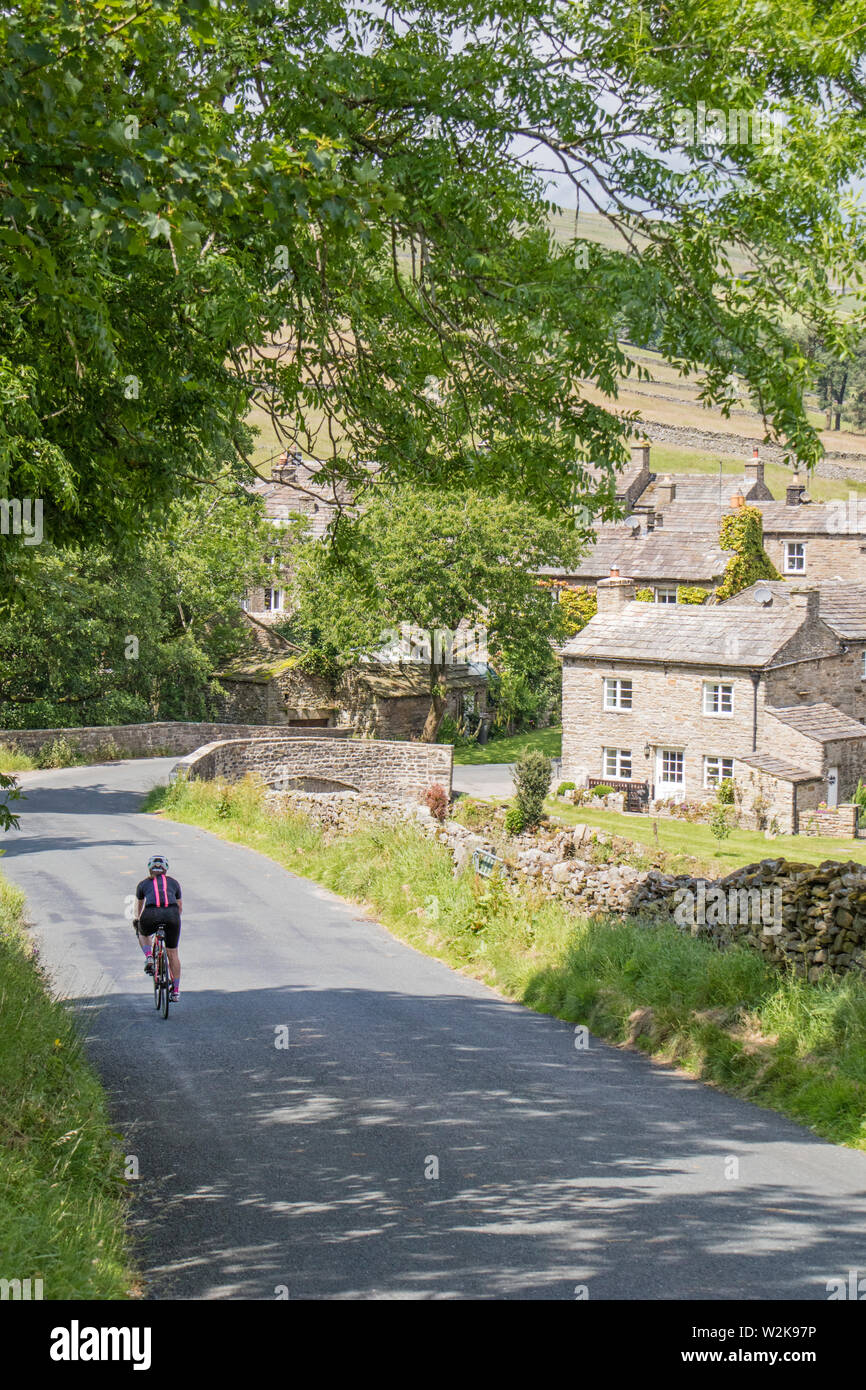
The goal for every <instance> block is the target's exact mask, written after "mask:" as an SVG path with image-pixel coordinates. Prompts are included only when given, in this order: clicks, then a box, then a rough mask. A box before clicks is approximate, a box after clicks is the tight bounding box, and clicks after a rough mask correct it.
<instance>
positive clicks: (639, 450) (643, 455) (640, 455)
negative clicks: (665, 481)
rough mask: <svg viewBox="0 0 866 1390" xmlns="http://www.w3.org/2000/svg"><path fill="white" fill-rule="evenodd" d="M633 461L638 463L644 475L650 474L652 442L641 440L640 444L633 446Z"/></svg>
mask: <svg viewBox="0 0 866 1390" xmlns="http://www.w3.org/2000/svg"><path fill="white" fill-rule="evenodd" d="M631 461H632V463H636V464H637V465H638V467H639V468H640V471H641V472H642V473H648V472H649V466H650V442H649V440H648V439H641V440H640V441H639V443H637V444H632V446H631Z"/></svg>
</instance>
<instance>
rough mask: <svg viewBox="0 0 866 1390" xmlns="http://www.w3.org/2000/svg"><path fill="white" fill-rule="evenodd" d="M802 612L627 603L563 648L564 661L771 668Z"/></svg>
mask: <svg viewBox="0 0 866 1390" xmlns="http://www.w3.org/2000/svg"><path fill="white" fill-rule="evenodd" d="M804 617H805V614H804V613H803V610H802V609H793V608H789V609H779V610H777V611H776V612H772V611H771V612H768V611H767V610H766V609H763V608H757V607H755V608H754V609H749V608H735V607H733V606H728V605H727V604H714V605H712V606H710V607H704V606H703V605H700V606H699V605H694V606H692V605H689V604H673V603H672V604H663V603H626V604H624V605H623V606H622V608H620V609H619V611H616V612H613V613H597V614H596V616H595V617H594V618H592V619H591V621H590V622H588V623H587V625H586V627H585V628H583V630H582V631H581V632H579V633H578V634H577V636H576V637H572V638H571V639H570V640H569V641H568V642H566V643H565V645H564V646H563V647H562V648H561V652H562V655H563V657H566V658H567V657H595V658H599V659H603V658H608V659H610V660H615V661H646V662H654V663H670V664H672V665H677V666H719V667H733V668H736V669H742V668H747V669H748V668H749V667H762V666H769V665H770V664H771V662H772V660H773V657H774V656H775V654H776V652H778V651H779V649H780V648H781V647H783V646H784V645H785V643H786V642H788V641H789V640H790V639H791V638H792V637H793V636H794V634H795V632H797V631H799V629H800V627H802V624H803V620H804Z"/></svg>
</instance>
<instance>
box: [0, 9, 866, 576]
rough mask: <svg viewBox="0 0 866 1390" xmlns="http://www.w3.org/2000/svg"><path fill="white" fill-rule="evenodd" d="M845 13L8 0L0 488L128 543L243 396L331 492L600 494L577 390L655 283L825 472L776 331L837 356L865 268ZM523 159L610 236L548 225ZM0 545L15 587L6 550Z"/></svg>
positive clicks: (718, 394) (718, 361)
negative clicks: (598, 216) (730, 128)
mask: <svg viewBox="0 0 866 1390" xmlns="http://www.w3.org/2000/svg"><path fill="white" fill-rule="evenodd" d="M859 6H860V0H848V2H847V3H832V4H828V5H820V6H817V5H814V4H813V3H809V0H774V4H773V5H772V6H767V5H766V4H765V3H762V0H744V3H743V4H740V5H738V6H736V7H731V6H730V5H729V4H728V3H727V0H725V3H722V0H700V2H699V3H698V0H667V2H666V3H661V2H659V3H636V4H633V5H632V6H631V7H623V6H622V5H620V4H618V3H617V4H614V3H613V0H600V3H593V4H592V5H588V4H573V3H571V2H570V0H569V3H558V2H557V0H554V3H553V4H551V3H550V2H549V0H545V3H541V0H521V3H516V0H498V3H490V2H489V0H477V2H473V0H468V3H466V2H465V0H461V4H460V5H454V4H451V3H449V0H444V2H442V3H435V4H425V3H421V4H416V5H413V7H412V9H411V10H406V11H402V10H400V9H393V8H390V9H388V10H386V11H382V10H380V9H379V8H378V7H377V8H376V9H375V11H373V10H368V9H366V8H365V7H364V6H362V5H355V4H351V3H339V2H338V0H330V3H328V0H325V3H317V4H316V5H310V4H308V3H305V0H285V2H284V3H272V2H270V0H246V3H244V0H237V2H236V3H232V4H227V5H212V4H210V3H208V0H188V2H187V3H181V0H141V3H139V0H91V2H90V3H88V4H87V5H83V6H82V5H79V4H73V3H67V2H65V0H22V3H20V4H19V5H18V6H16V7H15V8H14V9H9V8H7V9H5V10H4V12H3V15H2V20H0V405H2V411H0V495H2V496H6V497H10V498H26V497H41V498H42V499H43V501H44V508H45V516H44V526H45V531H46V534H47V536H48V537H49V539H50V540H51V541H53V542H54V543H56V544H65V543H69V542H73V543H75V542H78V541H85V540H92V539H93V538H94V537H98V538H99V540H100V542H102V543H109V544H110V545H111V546H112V547H113V548H114V549H122V547H123V545H124V544H125V543H126V540H127V538H128V536H129V533H130V531H131V529H132V528H134V527H136V526H138V525H140V524H141V519H142V518H143V517H153V516H158V515H159V514H160V512H161V511H163V509H164V508H165V507H166V506H167V505H168V503H169V502H170V501H171V499H172V498H174V497H176V496H178V495H183V494H184V493H189V492H190V491H191V490H192V489H193V488H194V487H195V480H196V479H197V478H199V477H205V478H210V477H211V476H212V475H213V473H214V471H216V470H218V469H221V468H222V467H224V466H225V467H228V468H229V469H232V470H234V472H235V473H237V474H241V473H244V472H245V471H248V464H247V462H246V461H247V460H248V458H249V450H250V437H249V434H248V432H247V431H246V430H245V428H244V426H243V424H242V421H243V419H244V418H245V416H246V414H247V411H248V409H249V406H250V404H251V403H253V402H255V401H258V402H259V403H260V404H263V405H265V406H266V408H267V409H269V410H270V411H271V412H272V413H273V416H274V418H275V419H276V420H277V421H278V422H279V425H280V428H281V430H282V431H283V436H284V438H286V439H287V440H288V441H289V442H299V443H301V444H304V443H305V442H306V439H305V433H304V431H305V428H306V427H307V425H308V424H309V422H310V421H311V420H315V421H321V422H323V431H322V432H320V433H319V435H318V436H317V442H316V452H317V453H318V454H320V455H321V454H322V453H323V452H327V447H326V446H328V444H329V441H330V453H331V459H330V468H331V470H332V472H333V474H334V475H335V476H337V475H340V476H343V477H349V478H351V477H353V476H354V477H355V478H356V479H366V477H367V474H366V473H365V472H364V470H363V469H362V468H361V466H360V465H361V461H362V460H365V459H375V461H376V466H377V467H378V469H379V470H380V471H381V473H382V475H383V476H385V477H388V478H391V479H393V480H395V481H409V482H413V481H415V482H417V481H419V480H423V481H424V482H426V483H435V484H443V483H447V485H448V486H453V485H455V484H456V485H463V486H468V487H485V488H490V489H500V490H504V491H506V492H508V493H510V494H511V495H524V494H526V493H529V494H531V495H532V497H533V499H534V501H535V503H536V505H538V506H541V507H547V508H549V509H551V510H555V509H558V508H560V507H561V506H562V505H564V504H567V503H569V502H571V501H573V500H574V499H575V497H576V496H583V497H585V496H587V495H595V496H596V497H597V499H598V498H599V497H600V499H601V500H602V501H603V500H605V499H607V500H610V498H611V497H612V488H611V486H610V484H609V483H603V484H602V485H601V487H600V489H599V487H598V486H597V485H595V484H589V483H588V480H587V478H586V477H585V476H583V475H582V472H581V468H580V465H581V463H582V462H585V461H587V460H595V461H597V462H600V463H602V464H609V463H610V462H611V461H614V460H616V459H618V458H620V459H621V458H622V457H623V452H622V445H621V442H620V440H621V435H622V430H623V425H622V420H620V419H617V418H616V417H615V416H614V415H613V414H612V413H611V412H610V411H607V410H605V409H603V408H601V407H600V406H598V405H595V404H592V403H591V402H590V401H588V400H587V399H586V396H585V394H584V391H583V387H582V382H583V381H584V380H585V379H589V380H590V381H592V382H594V383H596V384H597V385H599V386H601V388H602V389H603V390H604V391H605V392H606V393H608V394H610V395H613V394H614V393H615V389H616V379H617V374H618V372H619V371H621V370H622V369H623V368H624V367H625V365H626V363H625V359H624V357H623V355H622V353H621V352H620V350H619V348H618V346H617V342H616V331H615V326H616V325H617V324H620V325H621V324H625V325H626V326H627V327H628V328H629V329H630V331H631V332H632V333H633V334H634V335H635V336H637V337H640V335H641V332H642V326H645V325H646V324H647V323H649V322H650V321H651V322H652V324H653V325H655V324H656V320H657V312H656V311H657V307H658V304H659V302H663V303H664V305H665V315H664V327H663V330H662V334H661V342H660V345H661V347H662V349H663V351H664V352H665V354H666V355H667V356H669V357H670V358H671V359H673V360H675V361H677V362H679V363H681V364H682V365H683V366H685V367H687V368H689V369H691V370H697V369H698V368H699V367H702V368H704V369H705V371H706V386H705V397H706V399H707V400H708V401H713V402H716V403H720V404H722V405H723V406H724V405H725V403H726V402H727V401H728V398H729V392H730V385H729V380H730V373H731V370H732V368H734V367H736V369H737V371H738V372H739V373H740V374H741V375H742V376H744V377H745V378H746V379H747V380H748V381H749V382H750V383H751V385H752V387H753V389H754V390H755V391H756V392H757V393H758V396H759V399H760V401H761V402H762V404H763V406H764V408H765V411H766V415H767V420H768V429H769V430H771V431H772V432H773V433H774V434H776V435H777V436H778V437H780V438H781V439H783V440H784V441H786V442H787V443H789V444H790V446H791V448H792V449H793V450H794V451H796V452H797V453H798V454H799V456H800V458H801V459H802V460H804V461H807V462H808V461H810V460H814V458H815V456H816V450H817V445H816V441H815V437H814V434H813V432H812V431H811V430H810V428H809V426H808V424H807V422H806V420H805V417H804V413H803V409H802V404H801V388H802V385H803V382H804V380H805V377H806V364H805V361H804V358H803V355H802V353H801V352H800V351H799V350H798V349H797V348H796V346H795V345H794V344H793V343H792V342H791V341H790V339H789V337H788V336H787V335H786V333H785V331H784V328H783V326H782V325H783V323H784V322H785V321H790V315H791V313H792V312H793V313H796V314H798V315H800V316H801V317H802V318H803V319H805V320H806V321H808V322H810V323H813V324H814V325H815V326H816V328H817V329H818V330H819V331H820V332H821V333H822V336H823V338H824V340H825V341H832V338H833V334H834V332H835V328H834V321H835V316H836V306H835V297H834V292H833V289H832V287H831V281H832V280H834V279H835V280H836V281H840V282H845V283H847V284H851V283H854V281H855V279H856V270H855V263H856V261H857V260H858V258H859V257H860V256H861V255H862V250H863V247H862V233H861V228H860V227H859V225H858V224H857V223H856V222H855V221H854V220H853V219H852V218H851V217H849V216H847V215H846V214H845V212H844V210H843V209H842V208H841V206H840V190H841V189H843V188H844V186H845V185H846V183H847V181H848V180H849V179H850V177H851V175H852V173H853V172H855V171H857V170H858V169H860V168H861V167H862V156H863V129H864V127H863V123H862V113H863V99H864V90H863V84H862V82H861V80H860V75H859V65H860V62H861V60H862V55H863V51H864V45H866V28H864V26H863V25H862V24H861V22H860V19H861V14H860V8H859ZM698 102H703V103H705V105H706V106H708V107H710V108H712V107H719V108H722V109H723V110H727V109H730V108H733V107H736V108H741V109H745V110H747V111H748V110H749V109H752V110H760V109H762V108H768V107H773V108H776V109H778V110H781V111H783V112H784V114H785V125H784V129H783V135H782V139H781V140H780V142H779V143H778V147H776V146H775V145H774V146H768V145H766V144H762V143H761V142H760V141H758V142H752V143H738V144H725V145H721V146H712V145H710V144H708V143H707V142H706V140H704V141H703V142H698V143H696V144H688V145H683V144H682V143H678V141H679V140H681V133H680V134H678V131H680V132H681V125H682V122H681V119H680V117H678V115H677V112H678V111H681V110H683V109H684V110H686V111H695V110H696V109H697V104H698ZM678 122H679V124H678ZM528 152H529V153H532V157H533V158H534V159H535V160H536V162H541V163H545V162H546V163H547V164H548V165H549V167H551V168H555V169H557V170H558V171H559V172H560V173H561V174H562V176H563V177H566V178H570V179H571V180H572V182H573V185H574V187H575V189H576V191H577V193H578V195H579V198H580V206H581V207H582V208H584V209H585V208H587V207H595V208H596V209H597V210H598V211H600V212H602V213H603V215H604V216H605V217H606V218H607V219H608V221H609V223H610V224H611V226H612V227H613V228H614V230H616V231H617V233H618V234H621V235H622V237H623V238H624V241H621V243H620V245H621V249H616V247H610V248H607V249H604V248H601V247H598V246H593V247H590V248H588V251H587V254H586V255H585V256H584V255H583V254H580V255H576V254H575V249H576V248H575V247H574V246H573V245H572V246H562V245H555V244H553V242H552V240H551V235H550V231H549V223H548V214H549V210H550V209H549V207H548V205H547V203H546V202H545V197H544V192H543V181H542V179H541V177H539V176H537V175H535V174H533V173H532V171H531V170H530V168H529V166H528V165H527V162H526V156H527V153H528ZM648 218H649V219H650V221H649V223H648V221H647V219H648ZM577 231H578V235H580V223H579V222H578V225H577ZM577 249H578V251H580V252H581V253H582V252H583V250H584V248H583V247H579V248H577ZM735 258H736V259H735ZM737 267H739V269H738V268H737ZM744 267H745V268H744ZM2 540H3V544H2V545H0V578H2V577H3V573H5V576H6V578H7V579H8V569H9V565H10V562H11V561H12V560H13V559H16V560H17V561H18V562H19V563H20V562H21V560H22V556H23V540H22V538H21V537H16V536H14V535H7V536H4V537H3V538H2Z"/></svg>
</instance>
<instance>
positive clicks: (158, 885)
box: [135, 874, 183, 907]
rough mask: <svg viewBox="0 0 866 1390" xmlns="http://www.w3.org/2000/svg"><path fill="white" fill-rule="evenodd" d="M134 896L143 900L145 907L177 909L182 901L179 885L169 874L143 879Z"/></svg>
mask: <svg viewBox="0 0 866 1390" xmlns="http://www.w3.org/2000/svg"><path fill="white" fill-rule="evenodd" d="M135 896H136V897H137V898H139V899H141V898H144V905H145V907H177V904H178V902H179V901H181V900H182V897H183V895H182V893H181V891H180V884H179V883H178V881H177V879H176V878H172V877H171V875H170V874H155V875H154V876H153V878H143V879H142V880H141V883H140V884H139V885H138V887H137V889H136V890H135Z"/></svg>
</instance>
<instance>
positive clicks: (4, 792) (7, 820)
mask: <svg viewBox="0 0 866 1390" xmlns="http://www.w3.org/2000/svg"><path fill="white" fill-rule="evenodd" d="M23 794H24V793H23V792H22V790H21V788H20V786H19V785H18V778H17V777H13V776H12V775H11V774H10V773H8V772H0V831H6V830H17V829H18V828H19V826H20V824H21V822H20V820H19V818H18V816H16V815H15V813H14V812H13V811H12V810H11V808H10V806H9V802H10V801H19V800H20V799H21V797H22V796H23Z"/></svg>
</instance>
